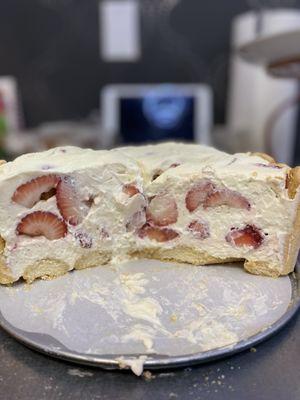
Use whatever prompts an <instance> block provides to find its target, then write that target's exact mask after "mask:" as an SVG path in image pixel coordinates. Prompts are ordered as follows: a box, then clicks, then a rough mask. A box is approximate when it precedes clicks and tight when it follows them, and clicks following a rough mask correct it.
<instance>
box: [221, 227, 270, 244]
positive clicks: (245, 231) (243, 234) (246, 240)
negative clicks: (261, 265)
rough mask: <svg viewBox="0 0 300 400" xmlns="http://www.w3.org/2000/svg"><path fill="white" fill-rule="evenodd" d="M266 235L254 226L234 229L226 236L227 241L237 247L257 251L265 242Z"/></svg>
mask: <svg viewBox="0 0 300 400" xmlns="http://www.w3.org/2000/svg"><path fill="white" fill-rule="evenodd" d="M264 236H265V235H264V234H263V233H262V231H261V230H260V229H259V228H257V227H256V226H254V225H246V226H245V227H244V228H232V229H231V231H230V232H229V233H228V234H227V235H226V241H227V242H228V243H231V244H232V245H234V246H237V247H243V246H246V247H252V248H254V249H257V248H258V247H259V246H261V244H262V243H263V241H264Z"/></svg>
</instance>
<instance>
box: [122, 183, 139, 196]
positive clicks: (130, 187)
mask: <svg viewBox="0 0 300 400" xmlns="http://www.w3.org/2000/svg"><path fill="white" fill-rule="evenodd" d="M123 193H125V194H127V196H129V197H133V196H134V195H136V194H138V193H140V191H139V189H138V188H137V187H136V186H135V185H134V184H133V183H127V184H126V185H124V186H123Z"/></svg>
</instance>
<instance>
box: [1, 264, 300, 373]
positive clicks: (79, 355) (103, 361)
mask: <svg viewBox="0 0 300 400" xmlns="http://www.w3.org/2000/svg"><path fill="white" fill-rule="evenodd" d="M225 268H226V267H225ZM80 272H81V271H77V272H76V273H80ZM299 272H300V268H299V263H298V264H297V266H296V270H295V273H293V274H291V275H290V276H289V279H290V284H291V299H290V302H289V305H288V307H287V309H286V311H285V312H284V314H283V315H282V316H281V317H280V318H279V319H278V320H277V321H276V322H274V323H273V324H272V325H270V326H266V327H264V329H263V330H261V331H260V332H258V333H256V334H252V335H251V336H249V337H247V338H245V339H243V340H241V341H238V342H237V343H235V344H233V345H229V346H225V347H221V348H215V349H211V350H208V351H200V352H195V353H193V354H183V355H182V354H181V355H160V354H146V353H145V354H146V355H147V358H146V359H145V361H144V365H143V366H144V369H162V368H177V367H183V366H191V365H194V364H200V363H205V362H209V361H212V360H216V359H220V358H223V357H228V356H230V355H232V354H235V353H238V352H241V351H243V350H245V349H248V348H250V347H253V346H255V345H257V344H258V343H260V342H262V341H264V340H266V339H267V338H269V337H270V336H272V335H274V334H275V333H276V332H278V331H279V330H280V329H282V328H283V327H284V326H285V325H286V324H287V323H288V322H289V321H290V320H291V318H292V317H293V316H294V315H295V314H296V312H297V311H298V310H299V308H300V274H299ZM262 279H264V278H262ZM51 282H54V281H51ZM38 284H39V283H38ZM12 290H14V288H12ZM1 291H3V289H2V288H0V294H1ZM0 304H1V303H0ZM1 307H2V304H1V305H0V311H3V310H2V309H1ZM29 318H30V315H29ZM7 319H9V318H7ZM7 319H6V318H4V316H3V313H2V312H0V326H1V327H2V328H3V329H4V330H5V331H6V332H8V333H9V334H10V335H11V336H12V337H14V338H15V339H16V340H18V341H20V342H21V343H23V344H24V345H26V346H28V347H30V348H32V349H34V350H37V351H39V352H41V353H44V354H46V355H49V356H51V357H55V358H60V359H63V360H67V361H71V362H74V363H78V364H84V365H90V366H95V367H101V368H105V369H117V368H120V362H119V361H118V358H119V357H122V356H123V355H124V354H90V353H87V352H84V353H83V352H76V351H74V349H72V350H70V349H69V348H68V347H67V346H65V345H64V344H63V343H61V342H59V341H58V340H56V339H55V338H53V337H52V336H50V335H48V334H44V333H37V332H28V331H26V330H22V329H19V328H17V327H16V326H14V325H13V324H11V323H10V322H8V320H7ZM140 354H141V353H140ZM140 354H137V353H136V352H135V353H134V354H130V353H126V359H131V358H132V359H133V360H134V359H137V357H138V356H139V355H140ZM121 367H122V366H121Z"/></svg>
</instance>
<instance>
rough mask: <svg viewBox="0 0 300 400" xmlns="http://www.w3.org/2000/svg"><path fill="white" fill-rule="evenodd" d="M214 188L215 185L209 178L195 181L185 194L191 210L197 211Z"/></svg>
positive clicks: (186, 202) (188, 207) (186, 203)
mask: <svg viewBox="0 0 300 400" xmlns="http://www.w3.org/2000/svg"><path fill="white" fill-rule="evenodd" d="M214 189H215V185H214V184H213V183H212V182H210V181H209V180H207V179H203V180H201V181H199V182H197V183H195V184H194V185H193V186H192V187H191V189H190V190H189V191H188V192H187V194H186V196H185V205H186V208H187V209H188V210H189V212H193V211H195V210H196V209H197V208H198V207H199V206H200V205H201V204H203V203H204V202H205V200H206V198H207V196H208V195H209V194H211V193H213V191H214Z"/></svg>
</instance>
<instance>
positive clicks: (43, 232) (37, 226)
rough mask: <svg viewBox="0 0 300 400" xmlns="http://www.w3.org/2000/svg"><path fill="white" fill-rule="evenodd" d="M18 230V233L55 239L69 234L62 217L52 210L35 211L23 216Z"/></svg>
mask: <svg viewBox="0 0 300 400" xmlns="http://www.w3.org/2000/svg"><path fill="white" fill-rule="evenodd" d="M16 232H17V234H18V235H27V236H30V237H35V236H44V237H45V238H47V239H49V240H55V239H60V238H63V237H64V236H65V235H66V234H67V226H66V224H65V222H64V221H63V220H62V219H60V218H59V217H58V216H57V215H55V214H53V213H51V212H48V211H47V212H46V211H35V212H33V213H31V214H27V215H26V216H25V217H24V218H22V220H21V221H20V223H19V224H18V226H17V230H16Z"/></svg>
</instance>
